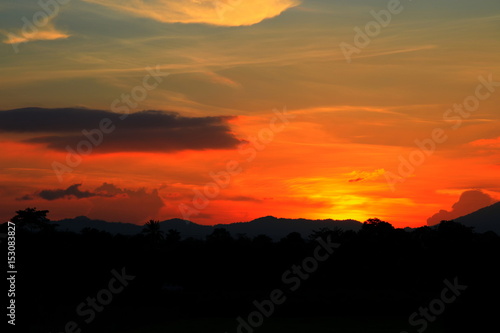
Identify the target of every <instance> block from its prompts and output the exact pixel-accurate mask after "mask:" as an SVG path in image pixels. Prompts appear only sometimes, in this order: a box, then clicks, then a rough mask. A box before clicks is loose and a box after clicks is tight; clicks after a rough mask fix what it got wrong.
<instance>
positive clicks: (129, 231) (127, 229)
mask: <svg viewBox="0 0 500 333" xmlns="http://www.w3.org/2000/svg"><path fill="white" fill-rule="evenodd" d="M52 223H54V224H58V227H56V229H57V230H59V231H70V232H80V231H82V229H85V228H94V229H97V230H100V231H106V232H109V233H111V234H122V235H135V234H137V233H139V232H141V230H142V226H139V225H136V224H132V223H122V222H107V221H103V220H92V219H89V218H88V217H86V216H78V217H75V218H74V219H64V220H59V221H53V222H52Z"/></svg>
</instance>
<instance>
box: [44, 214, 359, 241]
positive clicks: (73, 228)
mask: <svg viewBox="0 0 500 333" xmlns="http://www.w3.org/2000/svg"><path fill="white" fill-rule="evenodd" d="M53 223H55V224H58V227H57V230H59V231H70V232H80V231H81V230H82V229H84V228H94V229H97V230H101V231H106V232H109V233H111V234H122V235H136V234H138V233H140V232H141V231H142V229H143V226H140V225H136V224H132V223H121V222H106V221H103V220H92V219H90V218H88V217H86V216H78V217H76V218H74V219H64V220H59V221H54V222H53ZM361 226H362V223H360V222H358V221H355V220H332V219H327V220H307V219H284V218H276V217H274V216H266V217H261V218H258V219H255V220H252V221H249V222H237V223H230V224H217V225H215V226H207V225H200V224H196V223H194V222H191V221H187V220H182V219H171V220H166V221H162V222H160V229H161V230H162V231H164V232H167V231H168V230H170V229H175V230H177V231H179V232H180V234H181V236H182V237H183V238H187V237H193V238H204V237H205V236H207V235H210V234H211V233H212V232H213V230H214V229H215V228H224V229H226V230H228V231H229V232H230V233H231V235H232V236H233V237H234V236H236V235H238V234H246V235H247V236H248V237H255V236H257V235H259V234H264V235H267V236H269V237H271V238H272V239H274V240H279V239H281V238H283V237H285V236H286V235H288V234H289V233H291V232H299V233H300V234H301V235H302V237H307V236H309V235H310V234H311V233H312V232H313V231H314V230H318V229H320V228H330V229H333V228H336V227H337V228H341V229H343V230H354V231H357V230H359V229H361Z"/></svg>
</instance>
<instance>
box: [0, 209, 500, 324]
mask: <svg viewBox="0 0 500 333" xmlns="http://www.w3.org/2000/svg"><path fill="white" fill-rule="evenodd" d="M47 213H48V211H43V210H42V211H41V210H36V209H35V208H28V209H25V210H23V211H17V212H16V216H14V217H13V218H12V219H11V222H12V223H13V224H14V225H15V238H16V242H15V253H16V265H17V281H16V304H17V310H16V322H17V325H16V326H19V327H23V330H22V331H23V332H37V333H38V332H57V333H59V332H70V333H78V332H123V333H127V332H128V333H139V332H199V331H203V332H221V333H222V332H239V333H252V332H281V331H288V332H398V333H399V332H408V333H409V332H419V333H421V332H424V331H427V332H475V331H477V332H480V331H482V330H483V329H486V328H491V327H493V326H491V325H492V323H493V319H494V318H495V316H496V315H497V314H498V308H499V306H498V300H499V299H500V298H499V296H500V288H499V286H498V283H499V281H500V272H499V270H498V263H499V261H498V258H499V255H500V237H499V236H498V235H497V234H495V233H493V232H486V233H476V232H474V230H473V229H472V228H469V227H466V226H463V225H461V224H459V223H457V222H454V221H442V222H441V223H440V224H439V225H436V226H434V227H427V226H424V227H420V228H416V229H412V230H404V229H398V228H394V227H393V226H392V225H391V224H390V223H388V222H385V221H381V220H379V219H377V218H372V219H369V220H367V221H365V222H364V223H363V225H362V228H361V230H359V231H358V232H355V231H350V230H347V231H344V230H342V229H339V228H335V229H327V228H323V229H319V230H316V231H315V232H313V233H312V234H311V235H309V237H306V238H304V237H302V236H301V235H300V234H299V233H296V232H292V233H290V234H288V235H287V236H286V237H284V238H282V239H281V240H279V241H273V240H272V239H271V238H270V237H268V236H266V235H265V234H262V235H259V236H256V237H247V236H246V235H245V234H238V235H232V234H230V233H229V232H228V231H227V230H225V229H223V228H216V229H214V231H213V233H212V234H210V235H208V236H207V237H206V238H204V239H195V238H192V237H188V238H186V237H183V235H182V234H180V233H179V232H178V231H176V230H169V231H168V232H166V233H164V232H162V231H161V230H160V228H159V222H158V221H154V220H150V221H148V222H146V223H145V224H144V227H143V231H142V232H141V233H139V234H137V235H133V236H124V235H120V234H117V235H112V234H110V233H107V232H103V231H98V230H96V229H90V228H87V229H85V230H82V232H80V233H73V232H61V231H56V230H55V227H54V223H53V222H51V221H50V220H48V219H47V217H46V215H47ZM0 231H1V232H2V233H4V234H5V233H7V223H4V224H2V225H1V230H0ZM2 243H3V244H2V246H4V245H6V242H5V241H4V240H2Z"/></svg>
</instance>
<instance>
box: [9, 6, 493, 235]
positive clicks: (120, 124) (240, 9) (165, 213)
mask: <svg viewBox="0 0 500 333" xmlns="http://www.w3.org/2000/svg"><path fill="white" fill-rule="evenodd" d="M499 41H500V2H498V0H476V1H470V0H436V1H430V0H418V1H415V0H414V1H410V0H405V1H398V0H388V1H379V0H370V1H369V0H359V1H348V0H328V1H327V0H302V1H300V0H216V1H212V0H189V1H188V0H184V1H175V0H149V1H137V0H58V1H57V0H39V1H35V0H2V2H1V3H0V73H1V75H0V101H1V104H0V110H1V111H0V202H1V204H0V219H2V220H8V219H9V218H11V217H12V216H14V215H15V211H16V210H20V209H24V208H26V207H37V208H38V209H48V210H49V211H50V213H49V215H48V217H49V218H50V219H52V220H57V219H62V218H72V217H76V216H82V215H84V216H88V217H90V218H95V219H105V220H108V221H121V222H130V223H136V224H144V223H145V222H146V221H148V220H149V219H156V220H165V219H169V218H176V217H177V218H185V219H188V220H191V221H193V222H196V223H199V224H207V225H209V224H217V223H230V222H240V221H249V220H251V219H254V218H258V217H261V216H267V215H273V216H277V217H285V218H309V219H326V218H332V219H356V220H359V221H364V220H366V219H368V218H373V217H378V218H380V219H382V220H385V221H388V222H390V223H392V224H393V225H394V226H396V227H405V226H410V227H417V226H422V225H426V224H427V223H429V224H434V223H437V222H436V221H437V220H439V219H440V218H446V219H452V218H455V217H458V216H460V215H463V214H467V213H470V212H472V211H473V210H475V209H478V208H481V207H482V206H486V205H488V204H491V203H493V202H496V201H498V200H500V176H499V175H500V130H499V129H500V126H499V120H500V111H499V105H500V62H499V61H498V55H499V54H500V42H499Z"/></svg>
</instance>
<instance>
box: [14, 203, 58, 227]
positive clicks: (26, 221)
mask: <svg viewBox="0 0 500 333" xmlns="http://www.w3.org/2000/svg"><path fill="white" fill-rule="evenodd" d="M48 213H49V211H48V210H37V209H36V207H33V208H29V207H28V208H26V209H24V210H18V211H16V216H14V217H13V218H12V219H11V221H12V222H14V223H15V224H16V226H17V227H19V228H20V229H24V230H29V231H31V232H33V231H42V230H43V231H47V230H53V229H54V228H55V227H56V225H55V224H50V223H49V222H50V220H49V219H48V218H47V214H48Z"/></svg>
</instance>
